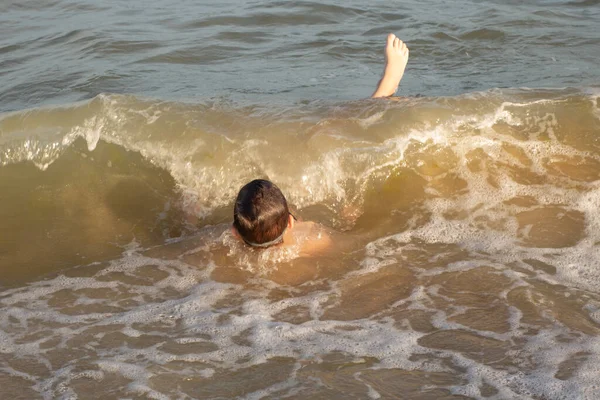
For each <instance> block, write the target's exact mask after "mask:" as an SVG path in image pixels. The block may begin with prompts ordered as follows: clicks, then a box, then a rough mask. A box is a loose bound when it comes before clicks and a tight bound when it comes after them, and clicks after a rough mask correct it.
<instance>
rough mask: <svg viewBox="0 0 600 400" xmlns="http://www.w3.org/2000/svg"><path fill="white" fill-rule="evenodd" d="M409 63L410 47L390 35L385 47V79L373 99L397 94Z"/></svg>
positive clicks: (382, 79) (380, 82)
mask: <svg viewBox="0 0 600 400" xmlns="http://www.w3.org/2000/svg"><path fill="white" fill-rule="evenodd" d="M407 62H408V47H406V44H405V43H404V42H403V41H402V40H400V39H398V38H397V37H396V35H394V34H393V33H390V34H389V35H388V37H387V43H386V45H385V69H384V70H383V77H382V78H381V80H380V81H379V85H377V90H375V93H373V95H372V96H371V97H373V98H375V97H389V96H392V95H393V94H394V93H396V90H398V85H399V84H400V80H401V79H402V76H403V75H404V69H405V68H406V63H407Z"/></svg>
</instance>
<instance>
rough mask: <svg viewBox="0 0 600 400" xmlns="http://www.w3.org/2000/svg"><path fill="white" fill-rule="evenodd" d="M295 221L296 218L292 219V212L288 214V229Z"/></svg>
mask: <svg viewBox="0 0 600 400" xmlns="http://www.w3.org/2000/svg"><path fill="white" fill-rule="evenodd" d="M295 223H296V220H295V219H294V217H293V216H292V214H290V215H289V216H288V229H292V228H293V227H294V224H295Z"/></svg>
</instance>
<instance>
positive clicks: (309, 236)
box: [295, 221, 332, 256]
mask: <svg viewBox="0 0 600 400" xmlns="http://www.w3.org/2000/svg"><path fill="white" fill-rule="evenodd" d="M295 230H296V233H297V235H298V240H299V242H300V246H301V251H300V253H301V254H302V255H303V256H311V255H314V254H317V253H322V252H324V251H326V250H328V249H329V248H330V247H331V244H332V238H331V232H329V230H328V229H327V228H326V227H325V226H323V225H321V224H318V223H316V222H312V221H302V222H298V223H297V226H296V227H295Z"/></svg>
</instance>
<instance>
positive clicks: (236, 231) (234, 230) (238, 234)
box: [231, 225, 242, 239]
mask: <svg viewBox="0 0 600 400" xmlns="http://www.w3.org/2000/svg"><path fill="white" fill-rule="evenodd" d="M231 233H232V234H233V236H235V237H236V238H238V239H241V238H242V236H241V235H240V233H239V232H238V230H237V229H235V226H233V225H231Z"/></svg>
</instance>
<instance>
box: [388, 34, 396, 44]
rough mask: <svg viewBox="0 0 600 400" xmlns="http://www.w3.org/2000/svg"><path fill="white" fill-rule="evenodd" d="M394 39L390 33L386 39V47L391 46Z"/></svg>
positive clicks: (394, 36)
mask: <svg viewBox="0 0 600 400" xmlns="http://www.w3.org/2000/svg"><path fill="white" fill-rule="evenodd" d="M395 39H396V35H394V34H393V33H390V34H389V35H388V37H387V45H388V46H391V45H393V43H394V40H395Z"/></svg>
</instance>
